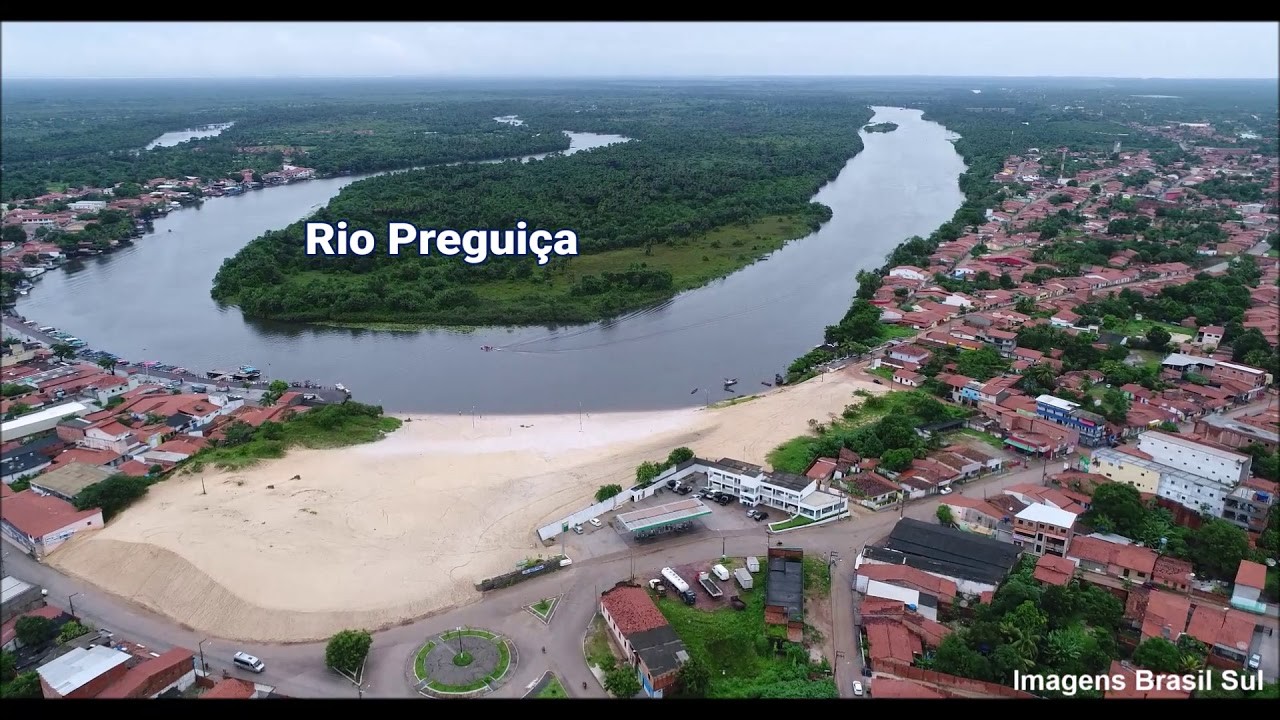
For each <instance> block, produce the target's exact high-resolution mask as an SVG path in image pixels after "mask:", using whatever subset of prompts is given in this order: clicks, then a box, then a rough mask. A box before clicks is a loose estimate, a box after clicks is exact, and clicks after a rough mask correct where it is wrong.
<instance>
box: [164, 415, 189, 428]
mask: <svg viewBox="0 0 1280 720" xmlns="http://www.w3.org/2000/svg"><path fill="white" fill-rule="evenodd" d="M193 419H194V418H192V417H191V416H190V415H183V414H182V413H178V414H177V415H170V416H169V417H168V418H167V419H166V420H165V421H164V424H165V425H167V426H168V427H171V428H180V427H182V426H183V425H186V424H187V423H189V422H191V421H192V420H193Z"/></svg>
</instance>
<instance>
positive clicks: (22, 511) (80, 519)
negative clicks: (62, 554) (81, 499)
mask: <svg viewBox="0 0 1280 720" xmlns="http://www.w3.org/2000/svg"><path fill="white" fill-rule="evenodd" d="M0 487H3V490H0V493H3V501H0V534H3V536H4V539H5V540H8V541H9V542H10V543H11V544H13V545H15V546H17V547H18V548H19V549H20V550H22V552H24V553H27V554H28V555H32V556H34V557H36V558H42V557H44V556H46V555H48V554H49V553H51V552H53V551H54V550H56V549H58V546H60V545H62V543H64V542H66V541H67V540H69V539H70V538H71V536H73V535H75V534H76V533H77V532H80V531H82V530H96V529H98V528H101V527H102V526H103V525H104V523H103V520H102V511H101V510H98V509H97V508H93V509H90V510H76V509H75V506H73V505H72V504H71V503H69V502H67V501H65V500H63V499H61V498H58V497H54V496H52V495H40V494H39V493H36V492H34V491H32V490H23V491H22V492H17V493H15V492H13V491H12V490H10V489H9V486H8V485H4V486H0Z"/></svg>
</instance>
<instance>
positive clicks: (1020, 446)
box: [1004, 438, 1040, 453]
mask: <svg viewBox="0 0 1280 720" xmlns="http://www.w3.org/2000/svg"><path fill="white" fill-rule="evenodd" d="M1004 443H1005V444H1006V445H1012V446H1014V447H1016V448H1018V449H1019V450H1026V451H1027V452H1029V453H1034V452H1040V449H1039V448H1036V447H1032V446H1030V445H1028V444H1026V443H1024V442H1020V441H1018V440H1014V439H1013V438H1005V441H1004Z"/></svg>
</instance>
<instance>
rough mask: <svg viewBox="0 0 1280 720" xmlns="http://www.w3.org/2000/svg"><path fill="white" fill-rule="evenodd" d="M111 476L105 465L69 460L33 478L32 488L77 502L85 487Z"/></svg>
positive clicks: (43, 493) (44, 493)
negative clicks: (77, 497)
mask: <svg viewBox="0 0 1280 720" xmlns="http://www.w3.org/2000/svg"><path fill="white" fill-rule="evenodd" d="M109 477H111V471H110V470H108V469H106V468H105V467H101V466H97V465H89V464H86V463H80V462H68V463H66V464H63V465H61V466H59V467H57V468H55V469H53V470H50V471H49V472H47V473H45V474H43V475H37V476H36V477H35V478H32V481H31V489H32V490H35V491H36V492H38V493H40V494H42V495H53V496H54V497H58V498H62V499H63V500H66V501H67V502H75V499H76V496H77V495H79V494H80V492H81V491H83V490H84V489H85V488H87V487H89V486H90V485H93V484H95V483H100V482H102V481H103V480H106V479H107V478H109Z"/></svg>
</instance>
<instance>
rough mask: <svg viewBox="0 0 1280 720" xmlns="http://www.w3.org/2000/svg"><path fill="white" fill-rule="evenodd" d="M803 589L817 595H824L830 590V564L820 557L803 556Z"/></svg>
mask: <svg viewBox="0 0 1280 720" xmlns="http://www.w3.org/2000/svg"><path fill="white" fill-rule="evenodd" d="M802 565H803V567H804V590H805V592H806V593H812V594H813V595H815V596H817V597H826V596H827V595H828V594H830V592H831V565H829V564H828V563H827V561H826V560H823V559H822V558H820V557H809V556H805V558H804V560H803V562H802Z"/></svg>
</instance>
